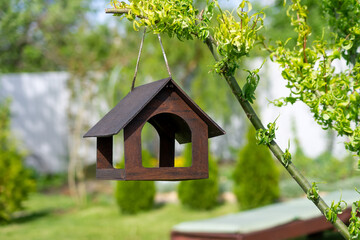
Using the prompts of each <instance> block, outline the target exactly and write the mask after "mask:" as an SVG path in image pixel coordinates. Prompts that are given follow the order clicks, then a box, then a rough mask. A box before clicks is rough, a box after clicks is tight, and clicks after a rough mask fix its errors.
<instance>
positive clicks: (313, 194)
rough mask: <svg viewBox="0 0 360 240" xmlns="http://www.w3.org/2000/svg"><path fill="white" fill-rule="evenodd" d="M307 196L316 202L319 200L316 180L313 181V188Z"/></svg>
mask: <svg viewBox="0 0 360 240" xmlns="http://www.w3.org/2000/svg"><path fill="white" fill-rule="evenodd" d="M307 198H308V199H309V200H311V201H312V202H314V203H317V202H318V201H319V198H320V195H319V188H318V186H317V185H316V183H315V182H313V183H312V185H311V188H310V189H309V190H308V192H307Z"/></svg>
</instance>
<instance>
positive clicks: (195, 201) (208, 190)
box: [178, 144, 219, 210]
mask: <svg viewBox="0 0 360 240" xmlns="http://www.w3.org/2000/svg"><path fill="white" fill-rule="evenodd" d="M191 151H192V150H191V145H190V144H188V145H187V146H186V147H185V150H184V158H185V159H186V162H188V161H191V156H192V154H191ZM218 195H219V179H218V167H217V164H216V162H215V161H214V158H213V157H212V156H211V154H209V178H208V179H201V180H190V181H182V182H180V184H179V186H178V196H179V199H180V201H181V203H182V204H183V205H185V206H188V207H190V208H193V209H199V210H206V209H211V208H214V207H215V206H216V205H217V204H218Z"/></svg>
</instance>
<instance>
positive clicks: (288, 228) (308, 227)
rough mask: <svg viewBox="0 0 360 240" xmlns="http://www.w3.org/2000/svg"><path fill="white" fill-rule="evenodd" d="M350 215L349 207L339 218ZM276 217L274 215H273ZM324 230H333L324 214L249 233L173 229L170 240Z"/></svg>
mask: <svg viewBox="0 0 360 240" xmlns="http://www.w3.org/2000/svg"><path fill="white" fill-rule="evenodd" d="M350 216H351V208H347V209H346V210H345V211H344V212H343V214H341V215H339V217H340V219H341V220H342V221H344V222H348V221H349V218H350ZM274 217H276V216H274ZM326 230H334V226H333V225H332V224H331V223H330V222H328V221H327V220H326V218H325V217H324V216H320V217H316V218H313V219H309V220H297V221H293V222H290V223H287V224H284V225H281V226H277V227H273V228H269V229H264V230H262V231H257V232H251V233H229V234H226V233H187V232H177V231H173V232H172V233H171V239H172V240H205V239H228V240H230V239H241V240H264V239H266V240H285V239H289V238H295V237H301V236H307V235H310V234H316V233H319V232H323V231H326Z"/></svg>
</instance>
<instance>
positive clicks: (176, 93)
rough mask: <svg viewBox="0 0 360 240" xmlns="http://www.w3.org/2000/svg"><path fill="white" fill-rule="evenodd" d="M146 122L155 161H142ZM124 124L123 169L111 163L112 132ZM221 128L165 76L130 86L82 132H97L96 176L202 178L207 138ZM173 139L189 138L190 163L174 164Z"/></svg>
mask: <svg viewBox="0 0 360 240" xmlns="http://www.w3.org/2000/svg"><path fill="white" fill-rule="evenodd" d="M146 122H149V123H150V124H151V125H153V126H154V128H155V129H156V131H157V132H158V134H159V139H160V144H159V145H160V149H159V167H158V168H145V167H143V165H142V154H141V131H142V129H143V127H144V125H145V123H146ZM122 129H124V156H125V169H122V170H120V169H115V168H113V166H112V165H113V164H112V161H113V160H112V147H113V142H112V136H113V135H115V134H117V133H118V132H119V131H120V130H122ZM224 133H225V132H224V131H223V130H222V129H221V128H220V127H219V126H218V125H217V124H216V123H215V122H214V121H213V120H212V119H211V118H209V116H207V115H206V114H205V113H204V112H203V111H202V110H201V109H200V108H199V107H198V106H197V105H196V104H195V103H194V102H193V101H192V100H191V99H190V98H189V97H188V96H187V95H186V94H185V92H184V91H183V90H181V88H180V87H179V86H178V85H176V83H175V81H173V80H172V79H171V78H167V79H163V80H160V81H157V82H154V83H151V84H147V85H143V86H140V87H137V88H135V89H134V90H133V91H132V92H131V93H129V94H128V95H127V96H126V97H125V98H124V99H123V100H121V101H120V102H119V104H118V105H117V106H116V107H115V108H114V109H112V110H111V111H110V112H109V113H108V114H106V115H105V117H104V118H103V119H102V120H100V121H99V122H98V123H97V124H96V125H95V126H94V127H93V128H92V129H90V130H89V131H88V132H87V133H86V134H85V136H84V137H97V138H98V154H97V172H96V175H97V178H100V179H115V180H188V179H202V178H208V138H209V137H214V136H218V135H222V134H224ZM175 139H176V140H177V141H178V142H179V143H188V142H191V143H192V165H191V166H190V167H183V168H175V167H174V156H175Z"/></svg>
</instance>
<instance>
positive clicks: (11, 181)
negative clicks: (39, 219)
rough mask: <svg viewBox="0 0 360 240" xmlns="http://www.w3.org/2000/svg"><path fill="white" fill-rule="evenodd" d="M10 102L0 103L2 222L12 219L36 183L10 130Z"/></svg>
mask: <svg viewBox="0 0 360 240" xmlns="http://www.w3.org/2000/svg"><path fill="white" fill-rule="evenodd" d="M9 106H10V102H9V101H6V102H4V103H0V129H1V131H0V222H1V223H4V222H8V221H9V220H11V215H12V213H14V212H16V211H18V210H21V209H22V203H23V201H24V200H26V199H27V197H28V195H29V193H30V192H31V191H34V189H35V183H34V181H33V180H32V179H31V177H30V175H31V174H30V171H28V170H27V169H26V168H25V167H24V165H23V159H24V157H25V154H24V153H23V152H22V151H20V150H19V149H18V147H17V142H16V140H15V139H14V138H13V136H12V134H11V130H10V108H9Z"/></svg>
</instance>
